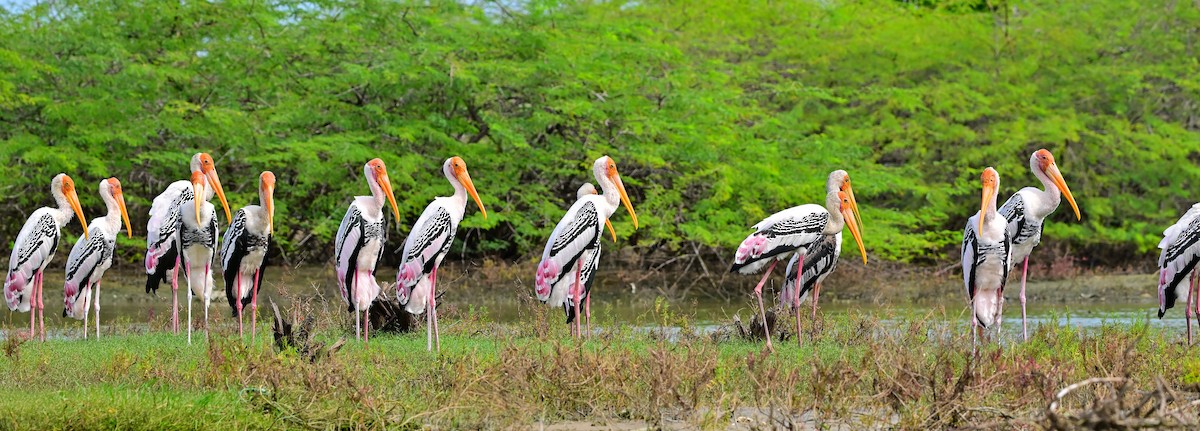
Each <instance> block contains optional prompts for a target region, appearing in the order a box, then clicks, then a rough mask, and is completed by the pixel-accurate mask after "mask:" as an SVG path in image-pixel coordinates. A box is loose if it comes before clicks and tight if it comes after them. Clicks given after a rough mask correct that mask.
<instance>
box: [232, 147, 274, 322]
mask: <svg viewBox="0 0 1200 431" xmlns="http://www.w3.org/2000/svg"><path fill="white" fill-rule="evenodd" d="M258 203H259V204H258V205H247V206H246V207H245V208H242V209H240V210H238V211H237V213H235V214H234V215H233V222H231V223H230V224H229V229H227V230H225V239H224V241H221V268H222V271H223V272H222V274H223V275H224V276H225V299H227V300H229V307H230V308H231V309H233V315H234V316H236V317H237V318H238V336H241V335H242V308H243V307H246V306H249V307H250V310H251V314H250V339H251V340H254V339H255V337H256V335H257V333H258V331H257V330H256V329H257V327H258V326H257V325H256V322H258V291H259V289H261V288H262V277H263V271H264V270H265V269H266V266H267V262H266V257H267V248H268V247H270V245H271V232H272V227H273V226H274V220H275V174H274V173H272V172H271V171H266V172H263V173H262V174H260V175H259V176H258Z"/></svg>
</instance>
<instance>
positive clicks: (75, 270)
mask: <svg viewBox="0 0 1200 431" xmlns="http://www.w3.org/2000/svg"><path fill="white" fill-rule="evenodd" d="M114 246H115V244H114V243H113V242H111V241H109V240H108V239H106V238H105V237H104V233H103V232H101V228H100V227H99V226H97V225H92V229H91V231H90V233H89V235H87V236H86V237H82V236H81V237H79V240H78V241H75V246H74V247H72V248H71V254H70V255H68V256H67V275H66V279H65V282H64V285H63V293H64V295H65V296H66V298H67V301H68V302H71V303H74V302H76V300H78V299H79V298H78V296H79V294H81V293H83V292H84V288H85V287H87V285H88V284H89V283H90V282H91V279H92V275H93V274H95V272H96V270H97V269H98V268H100V267H101V266H103V265H104V264H105V263H106V262H108V261H110V260H111V259H112V252H113V247H114Z"/></svg>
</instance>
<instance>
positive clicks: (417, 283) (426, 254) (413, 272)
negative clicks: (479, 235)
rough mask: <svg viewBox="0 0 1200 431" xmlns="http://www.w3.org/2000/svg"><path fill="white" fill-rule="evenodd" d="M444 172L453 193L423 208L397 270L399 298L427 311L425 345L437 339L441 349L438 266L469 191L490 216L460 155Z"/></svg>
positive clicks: (407, 307)
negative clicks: (438, 312) (438, 323)
mask: <svg viewBox="0 0 1200 431" xmlns="http://www.w3.org/2000/svg"><path fill="white" fill-rule="evenodd" d="M442 174H444V175H445V176H446V180H447V181H449V182H450V185H451V186H452V187H454V194H453V195H450V196H447V197H437V198H434V199H433V202H430V203H429V205H428V206H426V207H425V211H423V212H421V217H419V218H417V222H416V224H414V225H413V229H412V231H411V232H409V234H408V239H406V240H405V241H404V256H403V259H404V260H403V261H402V262H401V263H400V270H399V273H397V274H396V298H397V299H399V300H400V305H403V306H404V309H405V310H406V311H408V312H409V313H412V314H414V315H417V314H421V313H425V317H426V321H427V325H426V327H425V331H426V336H427V337H428V339H427V340H426V346H425V348H426V349H428V350H430V351H432V350H433V348H434V344H435V343H436V344H437V349H438V350H439V351H440V350H442V342H441V339H440V337H439V336H438V327H437V270H438V267H440V266H441V265H442V259H444V258H445V257H446V253H448V252H450V246H451V245H452V244H453V243H454V234H455V233H457V232H458V224H459V223H460V222H462V219H463V216H464V215H465V214H466V211H467V195H470V196H471V199H474V200H475V205H476V206H478V207H479V212H480V213H483V218H484V219H485V220H486V219H487V210H486V209H484V208H483V202H480V201H479V193H477V192H476V191H475V183H474V182H472V181H471V174H470V173H468V172H467V163H466V162H464V161H463V159H462V158H460V157H458V156H454V157H451V158H449V159H446V161H445V162H443V163H442ZM426 306H428V307H429V308H428V309H426V308H425V307H426Z"/></svg>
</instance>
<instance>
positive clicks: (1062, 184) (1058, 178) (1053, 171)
mask: <svg viewBox="0 0 1200 431" xmlns="http://www.w3.org/2000/svg"><path fill="white" fill-rule="evenodd" d="M1046 173H1048V174H1050V180H1051V181H1054V186H1055V187H1058V191H1060V192H1062V194H1063V196H1066V197H1067V203H1069V204H1071V209H1072V210H1074V211H1075V219H1076V220H1080V219H1082V218H1083V217H1082V216H1080V215H1079V205H1076V204H1075V197H1074V196H1071V189H1069V188H1067V180H1064V179H1063V176H1062V172H1059V171H1058V165H1057V164H1054V163H1051V164H1050V168H1049V169H1046Z"/></svg>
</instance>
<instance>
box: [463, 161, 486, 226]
mask: <svg viewBox="0 0 1200 431" xmlns="http://www.w3.org/2000/svg"><path fill="white" fill-rule="evenodd" d="M455 176H456V177H458V182H460V183H462V185H463V187H466V189H467V194H469V195H471V199H474V200H475V205H478V206H479V212H481V213H483V219H484V220H487V210H486V209H484V208H483V202H481V201H480V200H479V193H477V192H476V191H475V183H474V182H473V181H471V173H470V172H467V168H463V170H462V173H456V174H455Z"/></svg>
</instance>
